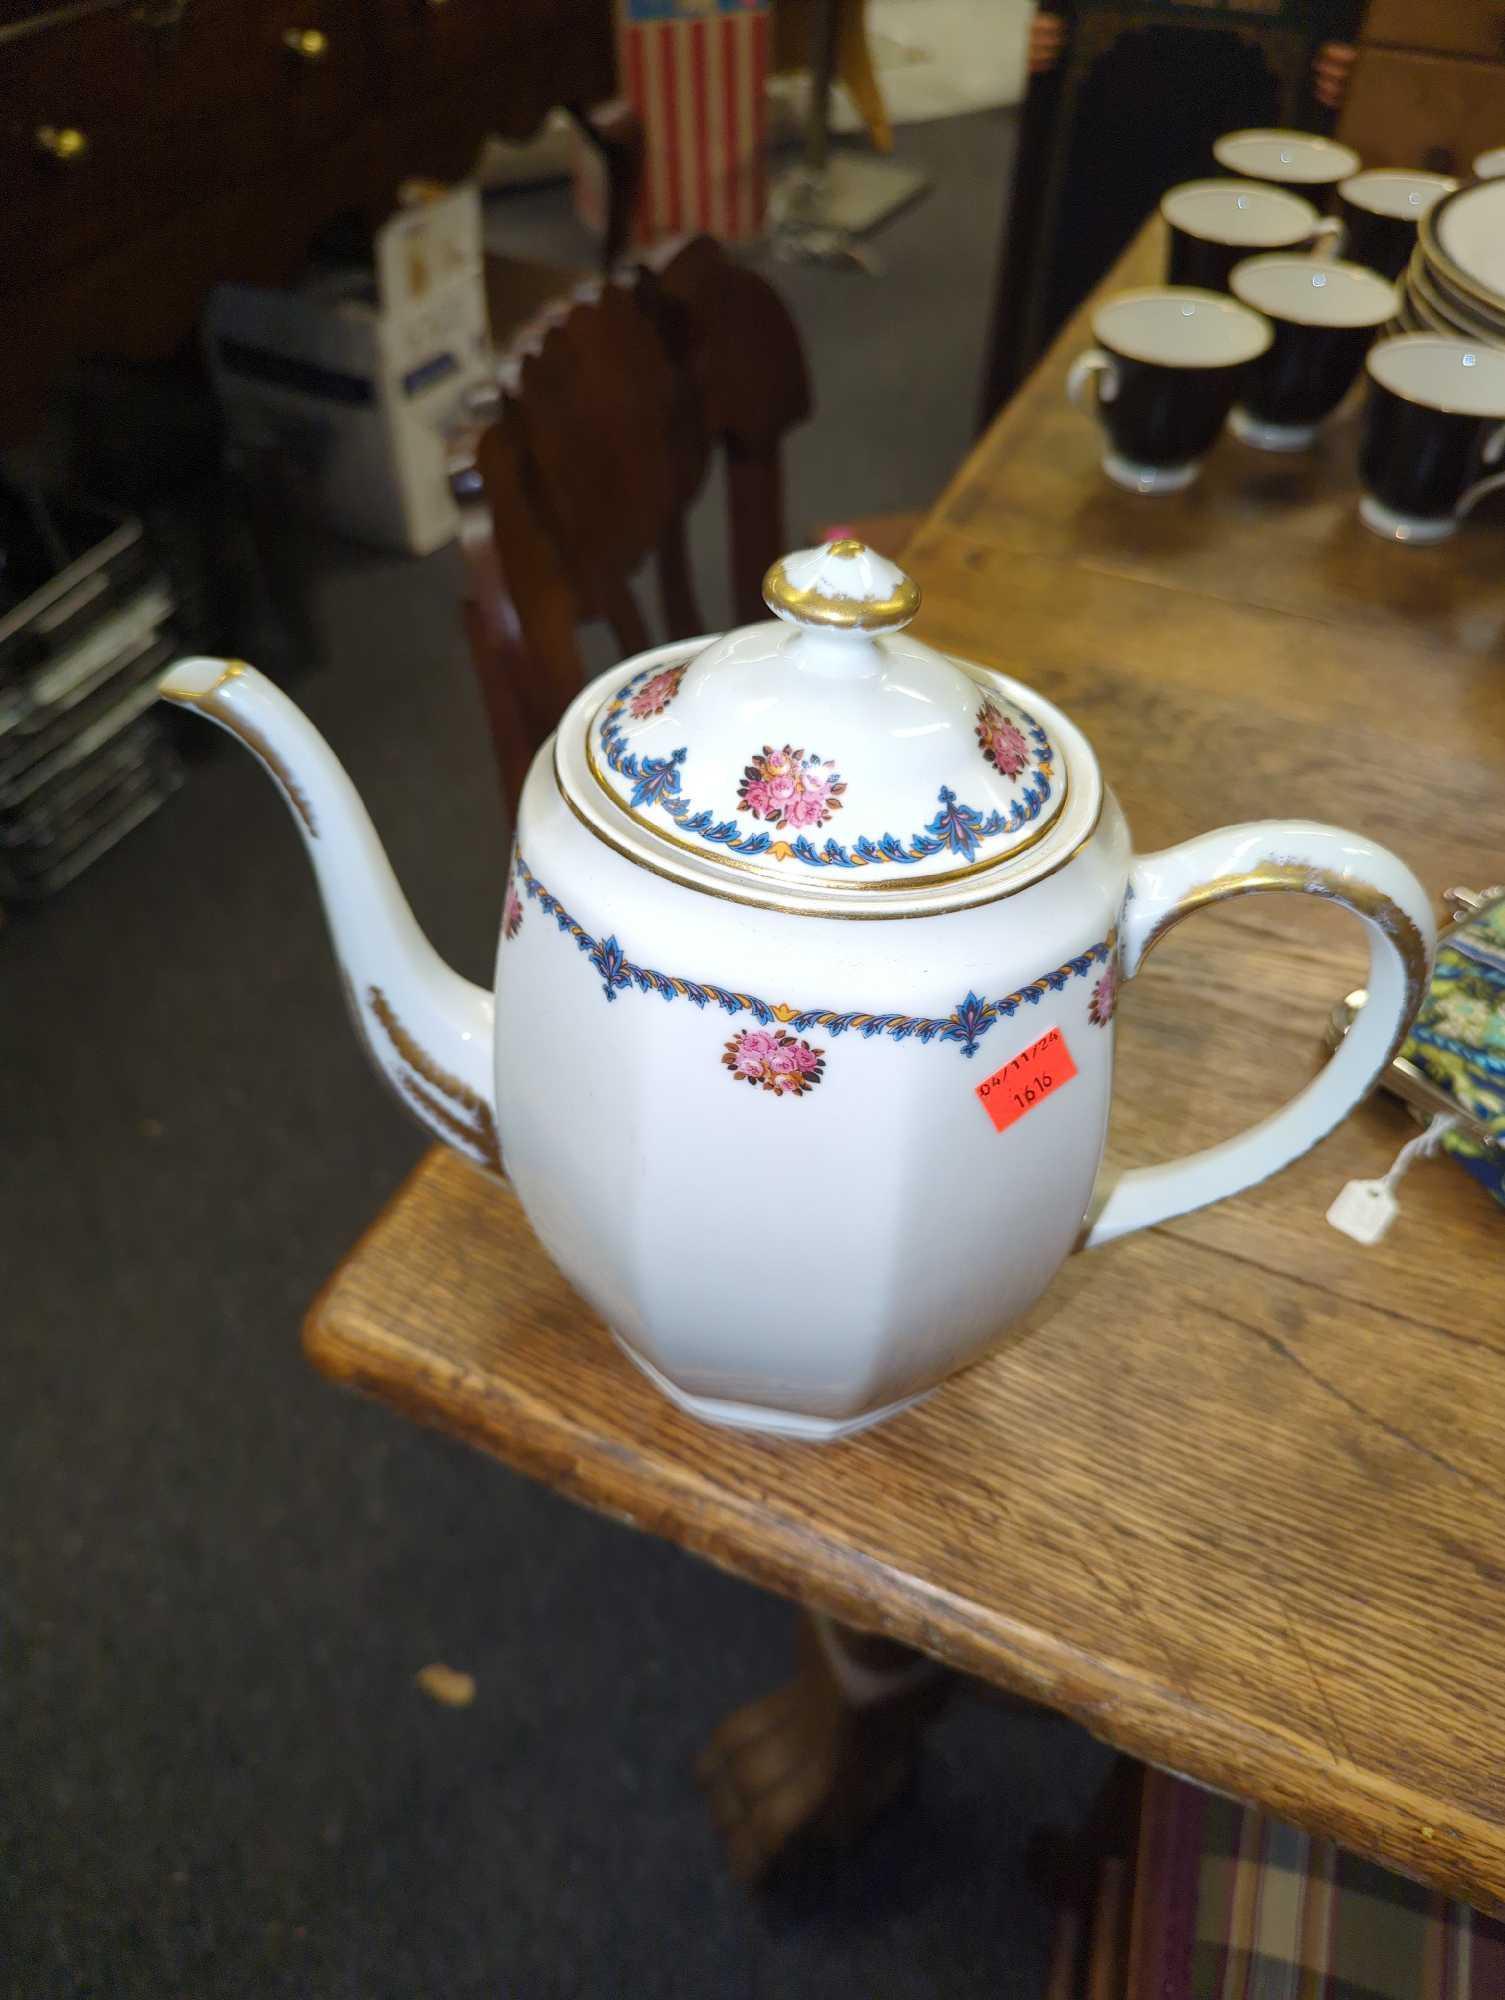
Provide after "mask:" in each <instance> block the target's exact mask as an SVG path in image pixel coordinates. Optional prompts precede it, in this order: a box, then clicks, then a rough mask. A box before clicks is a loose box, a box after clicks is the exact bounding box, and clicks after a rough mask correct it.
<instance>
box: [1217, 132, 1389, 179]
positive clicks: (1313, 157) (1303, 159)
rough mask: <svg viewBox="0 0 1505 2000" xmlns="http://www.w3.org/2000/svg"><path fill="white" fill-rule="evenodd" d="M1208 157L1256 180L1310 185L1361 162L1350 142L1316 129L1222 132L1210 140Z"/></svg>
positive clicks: (1341, 176)
mask: <svg viewBox="0 0 1505 2000" xmlns="http://www.w3.org/2000/svg"><path fill="white" fill-rule="evenodd" d="M1212 157H1213V158H1214V159H1215V160H1216V161H1217V163H1218V165H1219V166H1220V167H1226V168H1227V169H1228V171H1229V173H1230V174H1248V175H1249V176H1250V178H1251V179H1253V180H1258V181H1310V183H1311V184H1312V186H1313V187H1330V186H1331V185H1332V184H1333V182H1334V181H1342V180H1347V179H1348V177H1349V175H1350V174H1356V173H1357V172H1358V171H1359V169H1360V167H1362V166H1363V164H1364V162H1363V161H1362V160H1361V159H1360V158H1359V156H1358V154H1357V153H1356V152H1355V151H1354V149H1353V148H1352V146H1341V145H1339V143H1338V141H1337V140H1336V139H1324V138H1323V137H1322V135H1321V134H1320V133H1318V132H1283V131H1279V130H1264V129H1261V130H1256V131H1248V132H1225V133H1224V134H1223V136H1222V138H1221V139H1218V140H1216V141H1215V142H1214V144H1213V148H1212Z"/></svg>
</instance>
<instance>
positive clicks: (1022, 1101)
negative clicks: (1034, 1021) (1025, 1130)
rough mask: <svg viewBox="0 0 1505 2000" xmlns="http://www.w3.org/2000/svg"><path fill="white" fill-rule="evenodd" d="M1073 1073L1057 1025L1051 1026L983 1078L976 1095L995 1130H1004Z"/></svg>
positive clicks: (1064, 1041)
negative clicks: (999, 1067)
mask: <svg viewBox="0 0 1505 2000" xmlns="http://www.w3.org/2000/svg"><path fill="white" fill-rule="evenodd" d="M1075 1075H1076V1064H1075V1063H1074V1062H1073V1061H1072V1060H1071V1051H1070V1049H1068V1048H1067V1046H1066V1037H1065V1036H1064V1035H1063V1034H1062V1033H1061V1031H1060V1029H1059V1028H1052V1029H1051V1030H1050V1031H1049V1032H1048V1033H1047V1034H1044V1035H1042V1036H1041V1037H1040V1039H1039V1041H1038V1042H1031V1043H1030V1045H1029V1047H1028V1048H1027V1049H1021V1050H1020V1051H1019V1053H1018V1055H1016V1056H1013V1057H1011V1058H1010V1060H1009V1061H1008V1062H1006V1063H1005V1064H1004V1066H1003V1068H1002V1069H995V1070H994V1072H993V1074H992V1075H991V1076H988V1077H984V1078H983V1080H982V1082H981V1083H980V1084H978V1086H977V1098H978V1101H979V1103H980V1104H981V1105H982V1108H983V1110H984V1111H986V1112H987V1114H988V1116H989V1117H990V1118H991V1119H992V1121H993V1129H994V1131H995V1132H1006V1131H1007V1130H1008V1128H1009V1126H1010V1125H1014V1124H1017V1123H1018V1121H1019V1120H1020V1119H1021V1118H1022V1117H1023V1116H1024V1114H1025V1113H1026V1112H1027V1111H1033V1110H1034V1108H1035V1106H1036V1105H1037V1104H1043V1103H1044V1101H1045V1099H1046V1098H1047V1097H1051V1096H1053V1095H1054V1094H1055V1092H1056V1091H1058V1090H1059V1089H1060V1088H1061V1086H1062V1084H1063V1083H1070V1081H1071V1079H1072V1078H1073V1077H1074V1076H1075Z"/></svg>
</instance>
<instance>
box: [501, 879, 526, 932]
mask: <svg viewBox="0 0 1505 2000" xmlns="http://www.w3.org/2000/svg"><path fill="white" fill-rule="evenodd" d="M522 927H523V899H522V897H521V896H519V894H518V893H517V885H516V883H513V884H511V885H510V886H509V887H508V890H507V907H506V911H505V912H504V914H503V917H502V932H503V935H504V936H506V937H509V938H515V937H516V936H517V934H518V932H519V931H520V930H521V929H522Z"/></svg>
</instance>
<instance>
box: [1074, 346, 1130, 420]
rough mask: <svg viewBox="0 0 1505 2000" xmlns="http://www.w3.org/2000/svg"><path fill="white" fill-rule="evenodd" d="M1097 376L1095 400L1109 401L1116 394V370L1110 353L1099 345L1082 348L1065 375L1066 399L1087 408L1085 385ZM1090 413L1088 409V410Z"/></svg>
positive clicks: (1079, 407) (1081, 408)
mask: <svg viewBox="0 0 1505 2000" xmlns="http://www.w3.org/2000/svg"><path fill="white" fill-rule="evenodd" d="M1093 376H1096V377H1097V400H1098V401H1099V402H1100V403H1111V402H1112V401H1113V398H1114V397H1115V396H1116V395H1117V394H1118V370H1117V369H1116V368H1115V367H1114V365H1113V357H1112V355H1111V354H1104V352H1103V350H1102V349H1101V348H1100V347H1088V348H1084V349H1083V350H1082V352H1081V353H1080V354H1079V355H1078V356H1077V358H1076V360H1075V361H1073V362H1072V364H1071V367H1070V369H1069V370H1068V372H1067V376H1066V400H1067V401H1068V402H1070V403H1074V404H1075V405H1076V407H1077V408H1078V409H1079V410H1087V409H1088V403H1087V385H1088V383H1089V382H1090V381H1091V380H1092V378H1093ZM1089 414H1090V411H1089Z"/></svg>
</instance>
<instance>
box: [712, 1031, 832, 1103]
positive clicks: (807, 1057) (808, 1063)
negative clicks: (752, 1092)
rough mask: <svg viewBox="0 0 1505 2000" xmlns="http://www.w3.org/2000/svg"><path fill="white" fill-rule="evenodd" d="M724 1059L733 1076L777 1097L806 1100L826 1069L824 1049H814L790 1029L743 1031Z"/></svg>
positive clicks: (733, 1038)
mask: <svg viewBox="0 0 1505 2000" xmlns="http://www.w3.org/2000/svg"><path fill="white" fill-rule="evenodd" d="M721 1060H722V1062H724V1063H725V1064H726V1067H727V1068H728V1069H729V1070H730V1071H731V1073H732V1075H733V1076H734V1077H736V1078H737V1079H738V1081H739V1082H742V1083H750V1084H751V1085H752V1086H753V1088H754V1089H762V1090H771V1091H772V1092H773V1094H774V1096H775V1097H803V1096H804V1094H805V1092H806V1091H807V1090H814V1088H815V1086H816V1085H817V1084H818V1083H819V1082H820V1080H821V1078H822V1076H824V1074H825V1069H826V1052H825V1050H824V1049H812V1048H811V1046H810V1044H809V1043H808V1042H802V1041H800V1040H799V1038H798V1037H797V1036H795V1035H791V1034H790V1033H789V1031H788V1029H787V1028H744V1029H743V1030H742V1032H741V1034H740V1035H733V1036H732V1038H731V1040H730V1041H729V1042H728V1043H727V1045H726V1047H725V1049H724V1050H723V1051H722V1055H721Z"/></svg>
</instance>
